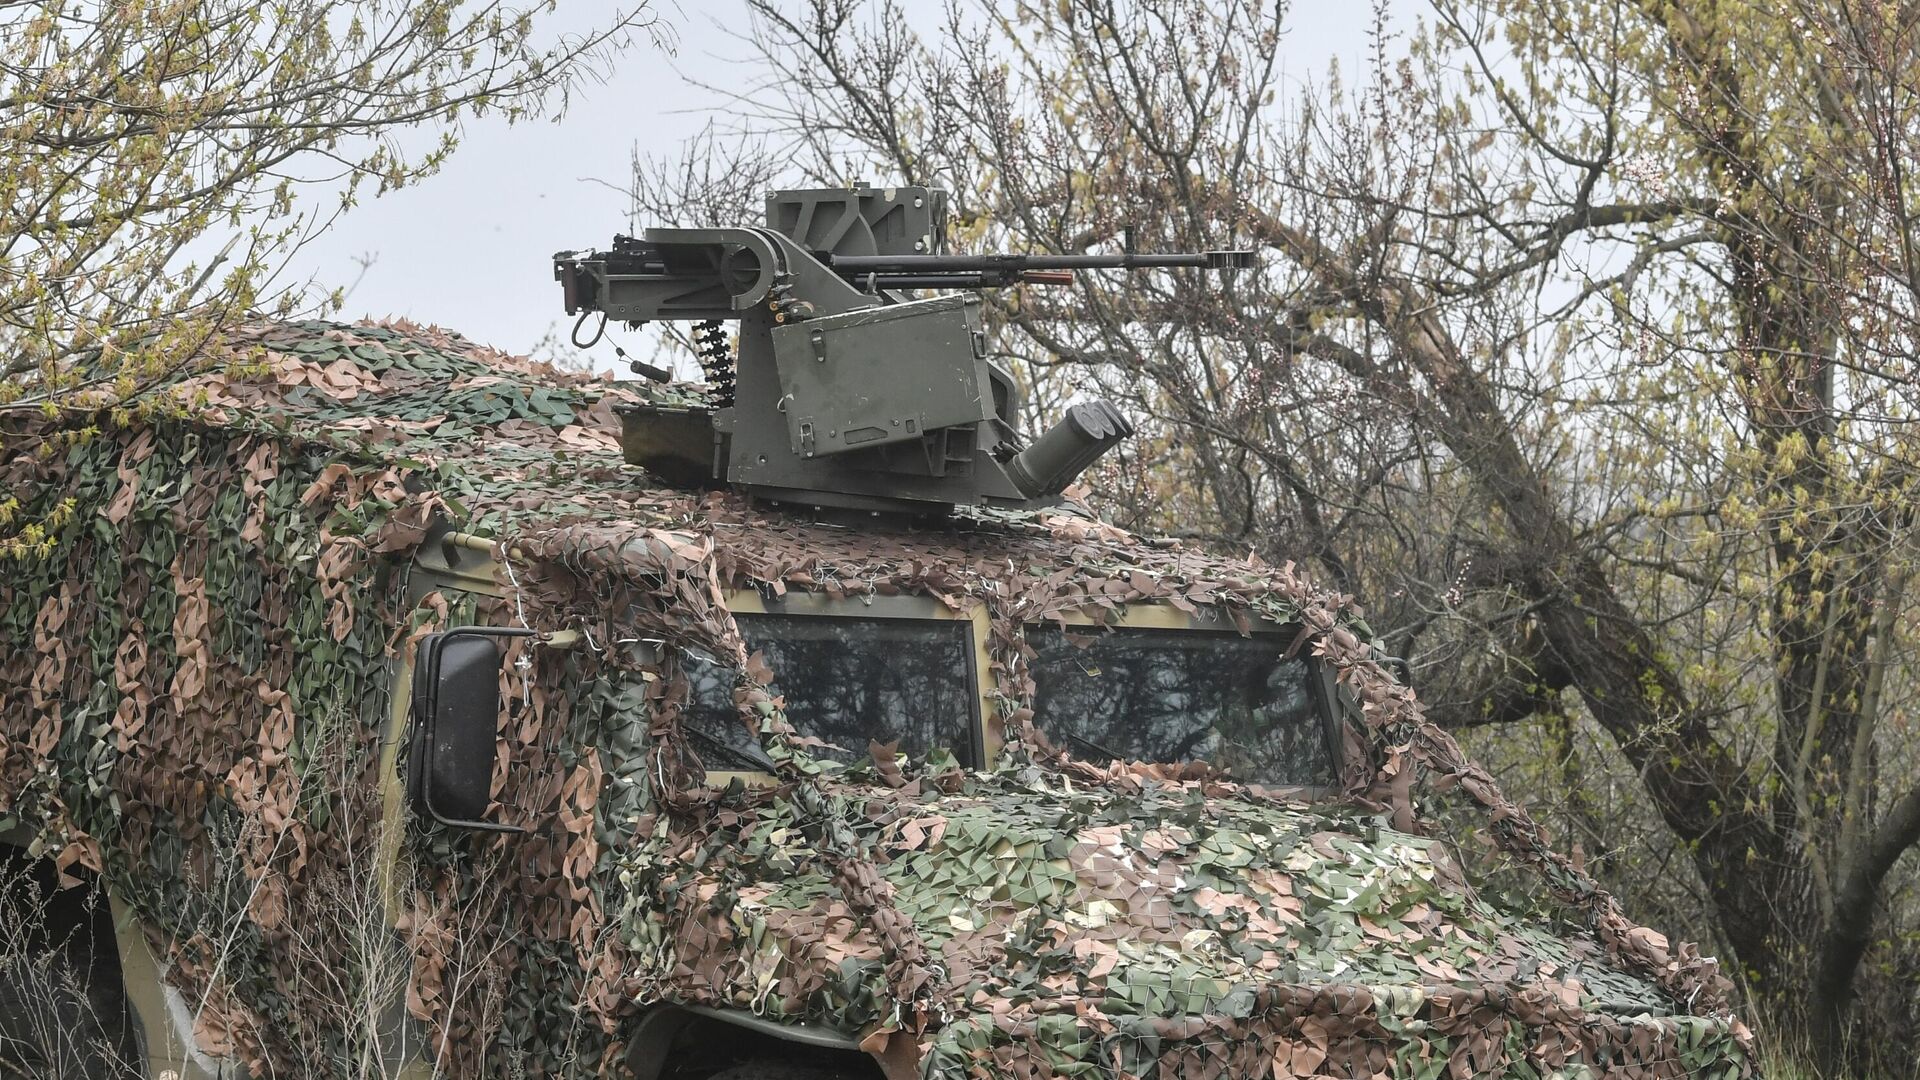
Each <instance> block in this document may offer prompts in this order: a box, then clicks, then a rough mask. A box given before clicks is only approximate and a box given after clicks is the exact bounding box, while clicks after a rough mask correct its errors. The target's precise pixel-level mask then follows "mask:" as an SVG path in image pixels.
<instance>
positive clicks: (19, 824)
mask: <svg viewBox="0 0 1920 1080" xmlns="http://www.w3.org/2000/svg"><path fill="white" fill-rule="evenodd" d="M943 210H944V201H943V198H942V197H941V196H940V195H939V193H937V192H933V191H930V190H927V189H915V188H896V189H891V190H876V189H856V190H847V191H837V190H836V191H814V192H795V193H776V195H775V196H774V197H773V198H771V199H770V200H769V206H768V215H767V219H766V221H765V223H764V224H763V225H760V226H755V227H751V228H748V227H742V228H739V229H713V230H651V231H649V232H648V233H646V234H645V235H643V236H641V237H637V238H625V237H623V238H620V239H619V240H617V241H616V242H615V244H614V246H613V247H612V248H610V249H608V250H607V251H603V252H587V253H566V254H563V255H561V256H559V257H557V258H556V261H555V271H556V275H557V276H558V278H559V280H560V283H561V285H562V290H561V291H562V294H563V300H564V302H565V303H566V304H567V306H568V308H569V309H570V310H572V311H573V312H575V313H576V316H577V317H579V318H581V319H582V320H583V321H585V320H591V319H594V318H606V319H612V320H615V321H621V322H638V321H643V320H654V319H686V320H691V321H694V322H696V323H699V324H701V325H699V326H698V327H697V329H696V337H697V339H698V340H699V341H700V342H701V347H702V352H703V356H702V360H703V363H704V365H705V366H706V368H707V377H706V378H705V379H704V380H703V381H701V382H699V383H692V384H689V383H679V382H674V381H672V380H670V379H667V378H665V373H664V372H661V371H657V370H653V369H648V368H645V366H644V365H642V370H643V372H644V373H646V374H647V375H648V376H649V377H648V378H645V379H639V380H633V381H612V380H607V379H603V378H600V377H596V376H590V375H582V374H570V373H565V372H562V371H560V370H556V369H555V368H553V367H551V366H548V365H546V364H542V363H535V362H531V361H528V360H525V359H522V358H518V357H514V356H509V355H506V354H503V353H500V352H497V351H494V350H491V349H488V348H485V347H482V346H479V345H476V344H474V343H472V342H469V341H467V340H465V339H463V338H461V337H460V336H458V335H456V334H453V333H450V332H447V331H444V330H440V329H437V328H433V327H423V326H417V325H410V324H406V323H400V322H392V323H386V324H378V325H376V324H369V323H360V324H353V325H347V324H335V323H327V322H272V321H260V322H255V323H250V324H247V325H244V326H241V327H238V328H236V329H234V330H232V331H230V332H228V333H227V334H225V335H224V336H223V337H221V338H220V339H219V340H217V341H215V342H213V343H211V344H210V345H209V346H208V347H207V348H206V350H205V351H204V354H203V355H199V356H196V357H194V358H191V359H190V360H189V361H187V362H186V363H185V364H184V365H183V366H181V368H180V370H179V373H178V374H177V375H176V376H174V377H172V378H171V379H169V380H167V381H166V382H165V383H164V384H163V385H159V386H155V387H153V388H151V389H150V390H147V391H145V392H143V394H142V395H141V396H140V397H139V398H138V399H137V400H135V401H133V402H130V403H125V404H121V405H119V406H116V407H111V408H107V407H101V408H94V407H91V406H89V404H88V403H87V402H86V401H84V400H78V401H69V402H67V403H66V404H65V405H63V406H62V407H59V408H51V409H46V410H37V411H33V412H30V413H21V412H18V411H12V412H4V413H0V440H4V441H3V442H0V493H3V494H0V525H4V528H0V536H5V537H6V539H5V542H4V545H0V835H3V836H4V838H5V840H6V841H7V843H8V845H9V846H8V848H7V849H6V850H7V856H8V857H7V862H6V863H5V864H4V865H5V868H6V874H7V877H6V885H7V890H6V892H5V893H4V894H0V895H4V898H5V900H6V902H7V903H8V904H9V905H10V913H0V914H5V915H6V917H4V918H0V950H3V951H0V1006H3V1008H0V1013H4V1019H0V1031H4V1034H5V1036H6V1037H5V1038H4V1039H0V1073H5V1074H7V1075H30V1076H114V1075H141V1076H147V1077H155V1078H158V1077H169V1078H179V1077H196V1078H201V1077H214V1076H219V1077H238V1076H249V1077H334V1076H337V1077H367V1076H405V1077H429V1076H457V1077H493V1076H502V1077H520V1076H566V1077H573V1076H624V1077H636V1078H641V1080H653V1078H656V1077H674V1078H686V1080H698V1078H708V1077H712V1078H723V1077H724V1078H727V1080H749V1078H773V1077H781V1078H790V1080H791V1078H818V1077H869V1076H872V1077H886V1078H888V1080H905V1078H908V1077H927V1078H930V1080H931V1078H959V1077H1046V1076H1067V1077H1077V1078H1094V1077H1142V1078H1164V1080H1171V1078H1174V1077H1181V1078H1192V1080H1215V1078H1224V1077H1233V1078H1240V1077H1260V1078H1267V1077H1274V1078H1281V1080H1284V1078H1287V1077H1294V1076H1301V1077H1306V1076H1335V1077H1362V1076H1364V1077H1377V1076H1407V1077H1423V1078H1432V1077H1438V1076H1448V1077H1459V1078H1464V1077H1469V1076H1498V1077H1546V1076H1555V1077H1594V1076H1601V1075H1607V1076H1614V1075H1619V1076H1647V1077H1679V1076H1716V1077H1730V1076H1743V1075H1747V1074H1749V1073H1750V1072H1751V1071H1752V1059H1751V1039H1750V1036H1749V1035H1748V1033H1747V1031H1746V1029H1745V1028H1744V1027H1743V1026H1742V1025H1741V1024H1740V1022H1739V1020H1738V1019H1737V1018H1736V1017H1735V1016H1734V1015H1733V1014H1732V1012H1731V1011H1730V1010H1729V1007H1728V1004H1727V997H1726V994H1727V990H1728V985H1727V982H1726V980H1724V979H1723V978H1722V977H1721V976H1720V975H1719V974H1718V973H1717V971H1716V969H1715V967H1714V964H1713V961H1712V960H1710V959H1707V958H1703V957H1702V956H1700V954H1699V952H1698V951H1697V950H1696V949H1695V948H1693V947H1692V946H1689V945H1683V944H1671V943H1669V942H1668V941H1667V940H1666V939H1665V938H1664V937H1662V936H1661V935H1660V934H1658V933H1656V932H1654V931H1652V930H1650V929H1647V928H1645V927H1641V926H1637V925H1635V924H1634V923H1632V922H1631V921H1629V920H1628V919H1627V918H1626V917H1625V916H1624V915H1623V914H1622V913H1621V911H1620V910H1619V908H1618V906H1617V905H1616V904H1615V902H1614V900H1613V899H1612V897H1611V896H1609V895H1608V893H1607V892H1606V891H1604V890H1603V889H1601V888H1599V887H1598V886H1597V885H1596V884H1595V883H1594V882H1593V881H1592V880H1591V878H1589V877H1588V875H1587V874H1585V873H1584V872H1583V871H1582V870H1581V869H1580V868H1579V867H1577V866H1576V865H1574V864H1572V863H1570V862H1569V861H1568V860H1566V859H1565V858H1563V857H1561V856H1560V855H1559V854H1557V853H1556V852H1555V851H1554V850H1553V849H1552V848H1551V847H1550V845H1549V844H1548V841H1547V838H1546V837H1545V835H1544V833H1543V832H1542V830H1541V829H1540V828H1539V827H1538V826H1537V825H1536V824H1535V823H1534V821H1533V820H1532V819H1531V818H1530V817H1529V816H1528V814H1527V813H1526V812H1525V810H1524V809H1523V808H1521V807H1518V806H1516V805H1514V804H1512V803H1511V802H1509V801H1508V800H1506V799H1505V798H1504V797H1503V796H1502V795H1501V793H1500V791H1499V789H1498V788H1497V786H1496V785H1495V784H1494V782H1493V780H1492V779H1491V778H1490V777H1489V776H1488V775H1487V774H1486V773H1485V772H1483V771H1482V770H1480V769H1478V768H1476V767H1475V766H1473V765H1472V764H1471V763H1469V762H1468V761H1466V760H1465V759H1464V758H1463V757H1462V755H1461V753H1460V751H1459V749H1458V747H1457V746H1456V745H1455V744H1454V742H1453V741H1452V740H1451V739H1450V738H1449V737H1448V736H1447V735H1446V734H1445V733H1444V732H1442V731H1439V730H1437V729H1436V728H1434V727H1433V726H1432V725H1431V724H1429V723H1428V722H1427V721H1426V720H1425V719H1424V717H1423V715H1422V712H1421V707H1420V704H1419V702H1418V701H1417V699H1416V698H1415V696H1414V694H1413V693H1412V691H1410V690H1409V689H1408V688H1406V687H1405V686H1403V685H1401V684H1400V682H1399V681H1397V680H1396V679H1395V678H1394V676H1393V674H1392V673H1391V672H1390V671H1389V670H1387V668H1385V667H1383V666H1382V657H1381V656H1379V655H1378V654H1377V653H1376V652H1375V651H1374V650H1373V649H1372V647H1371V646H1370V644H1369V641H1370V639H1371V638H1372V634H1371V632H1370V631H1369V629H1368V628H1367V626H1366V624H1365V622H1364V621H1363V619H1362V618H1361V614H1360V611H1359V609H1358V608H1357V607H1356V606H1355V605H1354V603H1353V601H1352V600H1351V598H1349V597H1345V596H1341V595H1337V594H1335V593H1333V592H1330V591H1328V590H1326V589H1323V588H1321V587H1319V586H1317V585H1315V584H1314V583H1313V582H1311V581H1310V580H1309V579H1308V578H1307V576H1306V575H1304V574H1302V573H1301V572H1299V571H1298V570H1297V569H1295V568H1294V567H1293V566H1291V565H1283V566H1270V565H1264V564H1262V563H1260V562H1258V561H1253V560H1248V559H1244V558H1229V557H1221V556H1216V555H1212V554H1208V553H1206V552H1204V551H1200V550H1196V549H1194V548H1191V547H1188V546H1183V545H1182V544H1179V543H1174V542H1168V541H1160V540H1154V539H1151V538H1146V537H1140V536H1135V535H1132V534H1130V533H1128V532H1125V531H1123V530H1121V529H1119V528H1115V527H1113V526H1111V525H1107V524H1104V523H1102V522H1100V521H1098V520H1096V519H1094V518H1093V517H1092V516H1091V515H1090V514H1088V513H1087V512H1086V511H1085V509H1084V507H1082V506H1081V505H1080V504H1079V503H1077V502H1075V501H1074V500H1073V499H1071V498H1069V497H1068V492H1069V490H1070V484H1071V483H1072V481H1073V480H1074V478H1075V476H1076V475H1078V474H1079V473H1080V471H1081V470H1083V469H1084V468H1086V467H1087V465H1088V464H1089V463H1090V462H1092V461H1093V460H1095V459H1096V458H1097V457H1098V456H1099V454H1100V453H1102V452H1103V451H1105V450H1106V449H1107V448H1108V447H1110V446H1112V445H1113V444H1114V443H1115V442H1117V441H1118V440H1120V439H1122V438H1124V437H1125V435H1126V434H1127V430H1128V425H1127V422H1126V420H1125V418H1124V417H1123V416H1121V415H1120V414H1119V413H1118V411H1117V410H1115V409H1113V408H1112V406H1110V405H1106V404H1104V403H1098V402H1091V401H1089V402H1076V403H1075V405H1074V407H1073V409H1071V410H1070V411H1069V415H1068V416H1066V417H1065V418H1063V419H1061V420H1060V421H1059V422H1058V423H1057V424H1055V425H1054V426H1053V427H1052V428H1051V429H1049V430H1048V431H1046V432H1045V433H1043V434H1042V435H1041V436H1040V437H1038V438H1036V439H1034V440H1032V441H1031V442H1027V441H1023V440H1022V438H1021V434H1020V432H1019V431H1018V430H1017V428H1018V425H1017V424H1016V423H1015V417H1016V416H1017V415H1018V412H1017V400H1016V399H1017V392H1016V391H1017V383H1016V381H1015V380H1013V379H1012V378H1010V377H1008V375H1007V374H1006V373H1005V372H1003V371H1000V370H999V369H998V368H997V367H995V365H994V364H993V363H992V362H991V360H990V358H989V357H988V355H987V350H986V348H985V344H984V341H983V337H982V334H981V326H980V321H979V318H978V313H977V309H976V307H975V304H974V301H973V297H972V294H971V290H974V289H981V288H998V287H1009V286H1019V285H1021V284H1023V283H1024V284H1026V285H1030V286H1033V287H1044V286H1046V285H1049V284H1054V283H1057V282H1059V281H1060V280H1062V278H1063V277H1064V276H1065V275H1068V274H1071V273H1077V272H1097V271H1100V270H1103V269H1105V268H1109V267H1111V268H1116V269H1120V270H1126V269H1132V268H1139V267H1149V268H1152V269H1153V271H1154V272H1159V273H1204V272H1208V271H1209V269H1217V268H1230V267H1232V266H1234V265H1237V264H1242V263H1244V262H1245V256H1244V255H1238V254H1230V253H1213V254H1206V255H1171V256H1165V255H1140V254H1136V253H1131V252H1123V253H1120V254H1115V255H1110V256H1102V255H1093V256H1058V257H1038V258H1016V257H1008V256H988V257H961V256H953V255H949V254H946V253H945V252H944V251H943V250H942V243H941V241H940V233H941V231H942V229H941V218H942V215H943ZM955 288H957V289H959V290H960V291H959V292H951V291H943V290H949V289H955ZM589 330H590V328H589V327H587V326H582V327H580V331H581V332H583V333H584V332H588V331H589ZM1440 800H1448V801H1450V805H1451V806H1452V808H1453V809H1452V810H1451V811H1450V816H1449V817H1448V818H1447V820H1449V821H1452V822H1456V823H1457V822H1460V821H1463V820H1471V821H1477V822H1478V826H1477V831H1478V833H1480V834H1483V835H1484V836H1485V837H1488V838H1490V840H1491V842H1492V844H1493V845H1494V846H1495V850H1496V851H1497V852H1498V853H1499V855H1500V856H1501V857H1502V858H1504V859H1505V860H1506V863H1507V864H1508V866H1509V869H1510V871H1513V870H1514V868H1517V871H1514V872H1518V873H1520V874H1523V875H1524V876H1525V879H1526V880H1527V881H1529V882H1531V883H1533V885H1534V886H1537V888H1536V890H1535V893H1533V894H1528V895H1534V896H1535V897H1536V900H1534V901H1529V902H1527V903H1525V904H1522V903H1520V902H1519V901H1516V900H1511V899H1508V898H1509V897H1511V896H1516V895H1521V894H1520V893H1516V892H1515V891H1514V890H1513V889H1510V888H1501V889H1498V890H1496V889H1491V888H1486V887H1483V885H1481V884H1476V876H1475V875H1477V874H1478V870H1476V869H1474V868H1475V867H1477V866H1478V865H1479V864H1480V861H1481V852H1479V850H1478V849H1476V848H1474V845H1473V844H1472V842H1471V841H1470V839H1469V838H1468V837H1467V834H1466V832H1465V831H1461V832H1459V833H1457V834H1449V833H1446V832H1443V831H1442V830H1441V829H1439V828H1437V827H1436V826H1435V825H1434V824H1433V822H1434V821H1435V820H1436V819H1435V818H1434V817H1432V816H1431V814H1430V811H1431V809H1432V806H1433V805H1434V804H1435V803H1436V802H1437V801H1440Z"/></svg>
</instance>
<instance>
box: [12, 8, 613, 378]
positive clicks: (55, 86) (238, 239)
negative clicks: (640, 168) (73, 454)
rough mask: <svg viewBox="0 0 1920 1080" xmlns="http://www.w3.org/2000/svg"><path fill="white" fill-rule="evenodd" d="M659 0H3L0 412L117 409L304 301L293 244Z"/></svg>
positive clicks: (602, 52) (576, 68)
mask: <svg viewBox="0 0 1920 1080" xmlns="http://www.w3.org/2000/svg"><path fill="white" fill-rule="evenodd" d="M646 6H647V5H646V4H645V3H640V4H637V5H636V6H634V7H632V8H625V9H621V10H610V11H609V13H608V15H607V16H606V18H605V20H604V21H603V22H602V23H601V24H600V25H599V26H598V27H597V28H595V29H593V30H592V31H590V32H588V33H585V34H579V35H564V36H560V37H558V38H553V37H552V35H545V36H543V35H542V34H540V32H539V26H540V25H541V24H542V18H543V17H544V16H545V15H546V14H548V13H551V12H552V11H553V9H554V7H555V5H554V3H553V2H552V0H548V2H547V3H545V4H534V5H530V6H526V7H516V6H512V5H509V4H507V3H502V2H499V0H478V2H467V0H425V2H407V3H396V2H391V0H290V2H285V3H274V4H256V3H247V2H240V0H127V2H121V0H113V2H108V3H98V4H93V3H79V4H76V3H68V2H64V0H21V2H13V3H5V4H0V409H17V408H47V407H56V406H58V405H61V404H71V403H75V402H81V403H85V404H90V405H97V406H101V407H110V406H112V405H113V404H115V403H116V402H118V401H120V400H123V399H125V398H128V397H130V396H132V394H133V392H134V391H135V390H136V389H138V388H139V387H141V386H142V385H144V384H145V383H147V382H149V381H150V380H152V379H153V378H154V377H156V376H157V375H159V374H161V373H163V372H165V371H167V370H170V369H171V367H172V366H173V365H175V364H178V363H180V362H181V361H182V360H183V359H185V358H187V357H190V356H192V355H193V354H194V353H195V352H196V350H197V349H198V347H199V344H200V343H201V342H203V341H205V340H206V339H207V338H208V336H209V335H210V334H212V333H214V332H216V331H217V330H219V329H220V328H221V327H222V326H224V325H226V324H228V323H230V322H231V321H232V320H233V319H235V318H237V317H241V316H244V315H247V314H250V313H253V312H255V311H258V310H267V311H274V312H282V313H284V312H287V311H290V310H293V309H294V308H295V307H297V306H300V305H302V304H304V303H307V302H308V299H309V298H307V297H306V296H305V295H304V294H303V292H302V291H301V290H300V289H299V288H298V286H299V285H300V284H301V283H291V282H287V281H285V280H284V279H283V276H282V275H280V273H279V271H280V270H281V269H282V267H283V263H284V260H285V257H286V256H287V255H288V254H289V253H290V252H291V251H292V250H294V249H295V248H296V247H297V246H298V245H299V244H300V243H302V242H303V241H305V240H306V239H308V238H310V237H312V236H313V235H315V234H316V233H317V232H318V231H319V230H321V229H324V228H325V227H326V226H327V225H328V224H329V223H330V222H331V221H332V220H333V219H334V217H335V215H337V214H338V213H339V212H342V211H344V210H346V209H348V208H350V207H352V206H353V205H354V203H355V202H356V201H357V200H359V199H361V198H364V197H366V196H367V195H370V194H378V193H381V192H386V191H390V190H393V189H395V188H399V187H403V186H406V185H408V184H412V183H414V182H416V181H418V180H420V179H422V178H424V177H426V176H429V175H431V174H432V173H433V172H434V171H436V170H437V169H438V168H439V167H440V166H441V164H442V163H443V162H444V161H445V160H446V157H447V155H448V154H449V153H451V152H452V150H453V148H454V145H455V141H456V133H457V131H458V125H459V124H460V123H462V122H463V121H465V120H468V119H470V118H477V117H482V116H489V115H493V116H504V117H505V118H506V119H508V120H509V121H512V120H520V119H526V118H530V117H534V116H537V115H541V114H543V113H550V112H553V111H555V110H557V109H559V108H563V107H564V105H565V103H566V100H567V96H568V94H569V92H570V91H571V90H572V89H573V88H574V87H575V86H576V85H577V83H578V82H579V80H580V79H582V78H583V77H587V76H591V75H593V74H594V73H595V71H596V65H598V64H601V63H604V62H605V61H606V60H607V59H608V58H609V57H610V55H611V54H612V51H613V50H614V49H616V48H618V47H619V46H621V45H622V44H624V43H625V42H626V40H627V39H628V36H629V35H630V33H631V32H632V31H633V30H634V29H636V28H638V27H641V26H644V25H646V24H647V21H648V20H647V16H646V11H645V9H646ZM550 38H551V40H549V39H550ZM435 129H437V130H438V132H439V135H438V138H437V139H432V138H423V137H422V135H423V134H424V135H425V136H431V135H432V134H433V132H434V130H435ZM323 302H324V301H323Z"/></svg>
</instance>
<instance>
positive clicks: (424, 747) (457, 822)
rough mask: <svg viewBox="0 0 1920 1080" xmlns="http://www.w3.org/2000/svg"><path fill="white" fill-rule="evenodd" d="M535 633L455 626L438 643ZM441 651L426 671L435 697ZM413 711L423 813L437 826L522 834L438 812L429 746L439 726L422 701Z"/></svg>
mask: <svg viewBox="0 0 1920 1080" xmlns="http://www.w3.org/2000/svg"><path fill="white" fill-rule="evenodd" d="M537 634H538V632H537V631H534V630H525V629H521V628H519V627H511V626H457V627H454V628H453V629H451V630H447V631H443V634H442V637H441V641H442V642H445V641H446V640H447V639H449V638H455V637H504V638H517V637H535V636H537ZM442 652H444V650H443V649H435V650H434V652H433V661H432V667H431V668H430V670H428V672H427V685H428V686H431V687H434V688H435V693H436V694H437V693H438V687H439V685H440V656H441V654H442ZM429 700H431V699H429ZM413 708H414V722H415V723H418V724H420V725H421V726H422V727H423V728H424V729H425V734H426V737H425V738H424V739H422V740H421V744H420V749H421V752H422V753H424V754H426V755H427V760H426V761H424V762H422V763H421V764H422V769H421V777H420V788H421V793H420V801H421V803H422V804H423V805H425V806H426V808H427V814H428V815H429V816H431V817H432V818H433V820H435V821H437V822H439V823H440V824H442V825H447V826H451V827H453V828H457V829H478V830H481V831H482V832H495V833H524V832H526V831H527V830H526V829H524V828H522V827H520V826H518V825H504V824H500V823H498V822H492V821H469V820H467V819H465V818H450V817H447V816H446V815H444V814H442V813H441V812H440V808H439V807H437V806H435V805H434V802H433V746H434V735H435V734H436V733H437V730H436V729H437V728H438V727H439V722H438V717H437V716H436V715H435V710H434V709H431V708H424V707H423V701H422V700H421V699H419V698H416V699H414V702H413Z"/></svg>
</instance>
